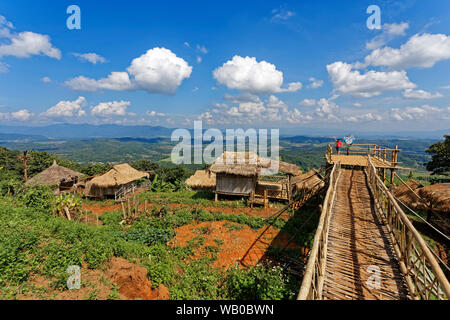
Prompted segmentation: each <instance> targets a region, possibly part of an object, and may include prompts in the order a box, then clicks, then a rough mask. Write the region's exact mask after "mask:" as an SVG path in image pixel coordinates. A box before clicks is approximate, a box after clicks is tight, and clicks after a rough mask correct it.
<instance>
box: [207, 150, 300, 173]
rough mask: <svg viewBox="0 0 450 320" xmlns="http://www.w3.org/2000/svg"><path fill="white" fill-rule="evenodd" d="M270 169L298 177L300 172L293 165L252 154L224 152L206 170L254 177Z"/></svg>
mask: <svg viewBox="0 0 450 320" xmlns="http://www.w3.org/2000/svg"><path fill="white" fill-rule="evenodd" d="M272 167H275V168H276V167H278V171H279V172H283V173H287V174H291V175H298V174H301V173H302V171H301V170H300V168H299V167H297V166H296V165H294V164H290V163H287V162H283V161H279V160H273V159H268V158H263V157H260V156H258V155H257V154H255V153H253V152H224V153H223V154H222V155H221V156H220V157H218V158H217V159H216V161H215V162H214V163H213V164H212V165H211V167H210V168H209V169H208V170H209V171H210V172H213V173H216V174H217V173H224V174H230V175H238V176H246V177H248V176H256V175H259V174H264V173H265V171H264V169H267V170H268V171H269V170H270V169H271V168H272Z"/></svg>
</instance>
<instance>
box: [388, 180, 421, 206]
mask: <svg viewBox="0 0 450 320" xmlns="http://www.w3.org/2000/svg"><path fill="white" fill-rule="evenodd" d="M408 187H409V188H408ZM422 187H423V185H422V184H420V183H419V182H417V181H416V180H414V179H411V180H409V181H407V182H406V184H401V185H399V186H397V187H396V188H395V189H394V196H396V197H397V198H398V199H399V200H400V201H401V202H403V203H404V204H406V205H407V206H408V207H410V208H411V209H425V207H426V205H425V204H424V203H423V201H421V199H420V198H419V197H417V196H416V195H415V194H414V193H416V194H417V195H418V194H419V189H420V188H422ZM411 190H413V191H414V192H412V191H411Z"/></svg>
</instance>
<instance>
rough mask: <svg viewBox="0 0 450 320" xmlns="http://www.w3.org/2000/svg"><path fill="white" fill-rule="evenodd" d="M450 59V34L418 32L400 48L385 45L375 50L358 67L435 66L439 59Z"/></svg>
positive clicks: (403, 67)
mask: <svg viewBox="0 0 450 320" xmlns="http://www.w3.org/2000/svg"><path fill="white" fill-rule="evenodd" d="M446 59H450V36H447V35H445V34H429V33H424V34H416V35H414V36H412V37H411V38H410V39H409V40H408V41H407V42H406V43H404V44H403V45H401V46H400V48H399V49H394V48H391V47H383V48H379V49H375V50H373V51H372V52H371V53H370V54H369V55H368V56H367V57H366V58H365V59H364V63H357V64H355V66H356V67H362V68H364V67H366V66H369V65H372V66H387V67H391V68H401V69H405V68H410V67H423V68H429V67H432V66H434V65H435V64H436V63H437V62H438V61H441V60H446Z"/></svg>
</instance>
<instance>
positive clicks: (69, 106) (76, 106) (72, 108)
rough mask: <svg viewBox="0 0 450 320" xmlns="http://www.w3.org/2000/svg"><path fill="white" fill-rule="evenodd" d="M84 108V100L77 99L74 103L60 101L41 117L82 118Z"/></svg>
mask: <svg viewBox="0 0 450 320" xmlns="http://www.w3.org/2000/svg"><path fill="white" fill-rule="evenodd" d="M85 106H86V98H85V97H78V98H77V99H76V100H74V101H60V102H58V103H57V104H56V105H54V106H53V107H51V108H50V109H48V110H47V111H45V112H44V113H42V115H43V116H44V117H47V118H72V117H83V116H85V115H86V111H84V110H83V108H84V107H85Z"/></svg>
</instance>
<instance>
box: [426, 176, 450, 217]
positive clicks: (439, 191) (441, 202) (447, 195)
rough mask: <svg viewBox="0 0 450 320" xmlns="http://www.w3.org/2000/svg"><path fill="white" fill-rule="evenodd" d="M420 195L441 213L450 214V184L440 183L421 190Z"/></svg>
mask: <svg viewBox="0 0 450 320" xmlns="http://www.w3.org/2000/svg"><path fill="white" fill-rule="evenodd" d="M419 195H420V196H421V197H423V198H425V199H426V200H428V201H430V202H431V204H432V207H433V208H434V209H436V210H439V211H441V212H446V213H448V212H450V183H438V184H433V185H430V186H426V187H423V188H420V189H419Z"/></svg>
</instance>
